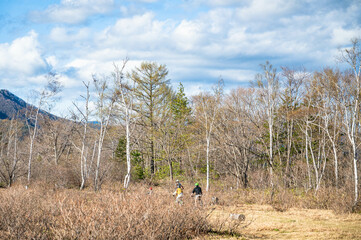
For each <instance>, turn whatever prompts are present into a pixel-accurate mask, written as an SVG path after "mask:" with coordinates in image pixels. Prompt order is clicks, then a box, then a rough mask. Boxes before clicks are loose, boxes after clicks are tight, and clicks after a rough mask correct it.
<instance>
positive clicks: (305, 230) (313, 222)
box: [207, 204, 361, 240]
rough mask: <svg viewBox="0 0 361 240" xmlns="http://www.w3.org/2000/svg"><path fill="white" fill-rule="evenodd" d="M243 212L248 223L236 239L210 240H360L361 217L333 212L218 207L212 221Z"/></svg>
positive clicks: (246, 206)
mask: <svg viewBox="0 0 361 240" xmlns="http://www.w3.org/2000/svg"><path fill="white" fill-rule="evenodd" d="M229 213H242V214H244V215H245V216H246V221H245V222H244V223H243V225H247V227H245V228H244V227H242V226H243V225H241V226H239V228H238V229H237V230H235V229H234V231H235V232H238V233H239V234H238V235H236V236H235V237H234V236H233V237H232V236H231V235H228V236H222V235H219V234H216V235H209V237H208V238H207V239H297V240H301V239H302V240H303V239H311V240H312V239H314V240H316V239H317V240H319V239H328V240H331V239H361V228H360V226H361V215H359V214H335V213H334V212H333V211H331V210H320V209H300V208H290V209H288V210H287V211H286V212H279V211H276V210H275V209H274V208H273V207H272V206H270V205H258V204H252V205H248V204H244V205H239V206H218V207H217V208H216V210H215V211H214V212H213V213H212V215H211V219H219V218H222V217H223V218H225V217H227V216H228V215H229Z"/></svg>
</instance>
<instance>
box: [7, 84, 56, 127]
mask: <svg viewBox="0 0 361 240" xmlns="http://www.w3.org/2000/svg"><path fill="white" fill-rule="evenodd" d="M29 106H31V105H30V104H28V103H26V102H25V101H24V100H22V99H21V98H19V97H18V96H16V95H14V94H13V93H11V92H9V91H8V90H6V89H0V119H11V118H14V117H15V116H16V117H17V118H20V119H25V118H26V117H25V112H26V108H27V107H29ZM40 114H42V115H44V116H47V117H50V118H51V119H54V120H55V119H58V117H57V116H55V115H53V114H51V113H48V112H46V111H43V110H40Z"/></svg>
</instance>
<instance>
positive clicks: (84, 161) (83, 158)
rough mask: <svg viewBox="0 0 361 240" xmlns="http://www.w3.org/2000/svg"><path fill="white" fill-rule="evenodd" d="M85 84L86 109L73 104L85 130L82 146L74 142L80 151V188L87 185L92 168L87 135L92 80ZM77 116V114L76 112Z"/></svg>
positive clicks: (82, 136)
mask: <svg viewBox="0 0 361 240" xmlns="http://www.w3.org/2000/svg"><path fill="white" fill-rule="evenodd" d="M83 85H84V86H85V89H86V96H85V97H84V96H81V97H82V98H83V99H84V101H85V107H84V110H81V108H80V107H79V106H78V105H77V104H76V103H73V105H74V106H75V107H76V109H77V111H78V113H79V114H80V115H81V120H80V123H81V125H82V126H83V132H82V135H81V139H82V140H81V147H80V148H79V147H78V146H76V144H75V143H74V142H73V145H74V147H75V148H76V149H77V150H78V151H80V176H81V184H80V190H83V189H84V187H85V185H86V181H87V179H88V175H89V170H90V166H91V165H90V164H88V155H87V154H86V153H87V151H86V150H87V148H88V147H87V135H88V126H89V116H90V113H91V112H90V110H89V100H90V89H89V87H90V86H89V85H90V82H87V83H85V82H83ZM74 115H75V116H76V115H77V114H74ZM95 146H96V144H94V149H95Z"/></svg>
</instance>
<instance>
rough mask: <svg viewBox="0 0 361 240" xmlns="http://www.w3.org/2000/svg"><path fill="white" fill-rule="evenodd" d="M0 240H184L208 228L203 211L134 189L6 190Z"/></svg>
mask: <svg viewBox="0 0 361 240" xmlns="http://www.w3.org/2000/svg"><path fill="white" fill-rule="evenodd" d="M0 200H1V205H0V238H1V239H185V238H192V237H195V236H198V235H200V234H203V233H205V232H207V231H208V230H209V227H208V223H207V221H206V213H205V212H204V211H201V210H198V209H196V208H194V207H193V205H192V203H185V205H183V206H179V205H177V204H176V203H175V202H174V199H173V198H171V197H169V196H168V195H166V194H161V193H160V194H154V195H151V196H150V195H146V194H144V192H142V191H139V190H136V191H133V192H126V193H121V194H120V193H119V192H114V191H102V192H99V193H94V192H86V191H84V192H81V191H78V190H61V191H48V192H46V193H45V192H44V189H34V190H33V189H31V190H26V191H25V190H21V189H20V188H18V189H9V190H5V191H4V192H3V194H2V195H1V197H0Z"/></svg>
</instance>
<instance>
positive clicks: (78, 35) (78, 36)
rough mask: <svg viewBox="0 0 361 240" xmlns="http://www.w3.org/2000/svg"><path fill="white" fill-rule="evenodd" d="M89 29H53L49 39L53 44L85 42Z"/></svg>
mask: <svg viewBox="0 0 361 240" xmlns="http://www.w3.org/2000/svg"><path fill="white" fill-rule="evenodd" d="M89 35H90V29H89V28H81V29H79V30H76V31H71V30H69V29H67V28H63V27H55V28H53V29H52V30H51V32H50V39H51V40H53V41H55V42H74V41H80V40H86V39H87V38H89Z"/></svg>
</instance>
